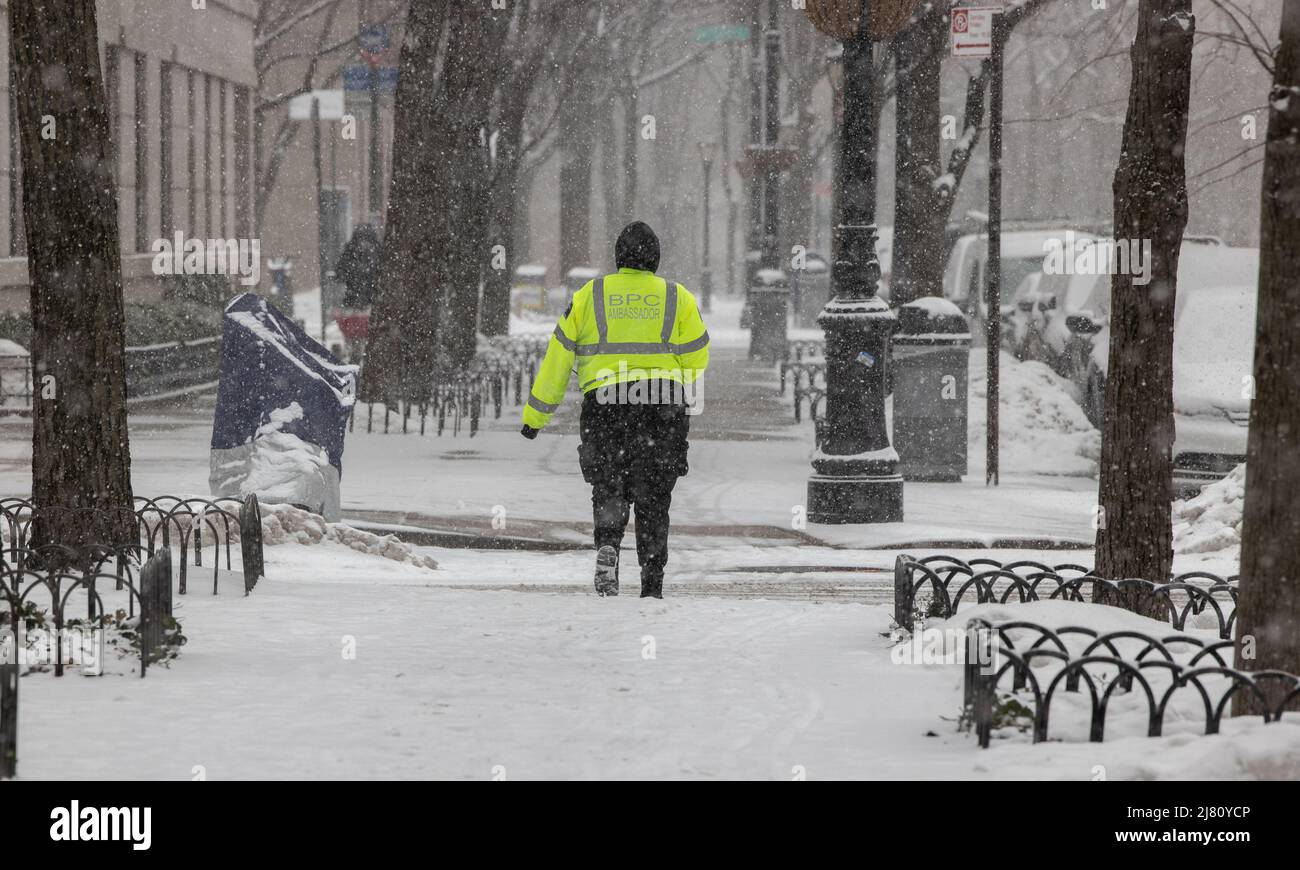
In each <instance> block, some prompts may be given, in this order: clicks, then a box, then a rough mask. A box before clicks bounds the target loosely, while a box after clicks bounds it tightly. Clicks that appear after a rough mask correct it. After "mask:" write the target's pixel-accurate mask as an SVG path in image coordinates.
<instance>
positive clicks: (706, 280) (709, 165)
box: [700, 139, 718, 314]
mask: <svg viewBox="0 0 1300 870" xmlns="http://www.w3.org/2000/svg"><path fill="white" fill-rule="evenodd" d="M717 151H718V143H717V142H715V141H713V140H712V139H706V140H704V141H703V142H701V143H700V160H701V161H702V162H703V163H704V227H703V232H704V239H703V245H702V251H701V255H702V259H703V260H704V268H703V270H702V272H701V273H700V295H701V297H702V299H703V303H704V313H706V314H707V313H709V312H710V311H711V310H712V309H713V267H712V265H711V263H710V258H709V227H710V219H709V203H710V201H709V193H710V191H711V189H712V187H713V160H714V157H715V156H716V155H717Z"/></svg>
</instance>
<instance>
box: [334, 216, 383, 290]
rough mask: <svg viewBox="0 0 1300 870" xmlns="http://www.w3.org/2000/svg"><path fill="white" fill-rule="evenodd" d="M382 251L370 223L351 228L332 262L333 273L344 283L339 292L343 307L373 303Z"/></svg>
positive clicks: (377, 288)
mask: <svg viewBox="0 0 1300 870" xmlns="http://www.w3.org/2000/svg"><path fill="white" fill-rule="evenodd" d="M382 253H383V242H381V241H380V240H379V233H378V232H377V231H376V230H375V228H374V227H372V226H370V224H362V225H361V226H359V227H357V228H356V230H354V231H353V233H352V238H350V239H348V243H347V244H346V245H344V246H343V253H341V254H340V255H339V260H338V263H337V264H336V265H335V266H334V277H335V278H337V279H338V280H339V281H341V282H342V283H343V284H344V286H346V287H347V292H346V293H344V294H343V307H344V308H349V309H359V308H369V307H370V306H372V305H374V304H375V297H376V296H377V295H378V291H379V260H380V256H381V255H382Z"/></svg>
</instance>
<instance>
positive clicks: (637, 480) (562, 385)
mask: <svg viewBox="0 0 1300 870" xmlns="http://www.w3.org/2000/svg"><path fill="white" fill-rule="evenodd" d="M614 263H615V266H616V267H617V268H618V271H617V272H616V273H614V274H612V275H605V276H603V277H600V278H596V279H595V280H592V281H588V282H587V283H586V284H585V285H583V287H582V289H580V290H578V291H577V292H576V293H575V294H574V295H573V300H572V302H571V303H570V304H569V307H568V310H566V311H565V312H564V315H563V316H562V317H561V318H560V321H559V323H557V324H556V326H555V332H554V333H553V334H552V336H551V340H550V343H549V344H548V346H547V349H546V358H545V359H544V360H543V361H542V365H541V368H540V369H539V370H538V372H537V378H536V380H535V381H534V382H533V386H532V390H531V392H530V393H529V396H528V403H527V405H525V407H524V413H523V430H522V434H523V435H524V437H525V438H529V439H533V438H536V437H537V433H538V432H539V431H540V430H541V429H542V428H544V427H545V426H546V424H547V423H549V422H550V420H551V417H552V416H553V415H554V414H555V412H556V411H557V410H559V407H560V404H561V403H562V402H563V401H564V394H565V391H566V389H567V388H568V384H569V376H570V374H571V371H572V370H573V368H574V363H575V360H576V363H577V375H578V386H579V388H580V389H581V390H582V393H583V398H582V413H581V423H580V434H581V443H580V444H579V445H578V464H579V466H580V467H581V469H582V476H583V479H584V480H585V481H586V482H587V483H589V484H591V503H592V516H593V519H594V523H595V535H594V537H595V544H596V551H597V552H596V574H595V587H596V594H597V595H601V596H607V595H617V594H618V591H619V574H618V562H619V547H620V545H621V544H622V541H623V533H624V531H625V530H626V528H627V522H628V518H629V515H630V513H631V512H632V511H635V515H636V551H637V561H638V562H639V564H640V567H641V597H642V598H662V597H663V579H664V567H665V566H666V565H667V563H668V525H669V516H668V512H669V507H670V505H671V504H672V492H673V487H674V486H675V485H676V483H677V479H678V478H679V477H681V476H683V475H685V474H686V472H687V470H688V463H687V451H688V449H689V444H688V441H687V436H688V435H689V432H690V414H691V412H692V411H693V410H695V409H697V408H698V403H697V402H696V401H695V399H696V397H697V396H698V390H699V378H700V376H701V375H703V374H704V370H705V369H706V368H707V367H708V364H709V333H708V330H707V329H705V326H704V321H703V319H702V318H701V317H700V309H699V305H698V304H697V303H696V300H695V296H694V294H692V293H691V292H690V291H689V290H687V289H686V288H685V287H683V286H682V285H680V284H678V283H677V282H675V281H673V280H671V279H667V278H661V277H659V276H657V275H656V274H655V272H657V271H658V269H659V238H658V237H657V236H656V235H655V233H654V231H653V230H652V229H651V228H650V227H649V226H647V225H646V224H645V223H643V222H641V221H635V222H633V223H631V224H628V225H627V226H626V227H624V229H623V231H622V232H621V233H620V234H619V237H618V241H617V242H616V243H615V245H614Z"/></svg>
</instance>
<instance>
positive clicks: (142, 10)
mask: <svg viewBox="0 0 1300 870" xmlns="http://www.w3.org/2000/svg"><path fill="white" fill-rule="evenodd" d="M8 2H10V0H0V11H2V12H3V15H0V57H3V58H4V60H5V62H4V63H3V64H0V181H2V184H0V309H4V310H15V309H18V310H21V309H25V308H26V307H27V305H28V277H27V260H26V256H25V253H26V249H25V245H26V240H25V238H24V231H23V223H22V188H21V183H22V167H21V154H20V149H19V144H18V136H17V130H16V126H17V114H16V111H15V103H14V95H13V93H12V91H11V89H10V82H9V73H8V70H9V64H8V62H7V61H8V58H9V32H8V9H7V5H8ZM195 5H199V6H201V7H202V8H198V9H196V8H194V7H195ZM96 10H97V13H98V16H99V33H100V62H101V66H102V70H103V77H104V86H105V90H106V92H107V99H108V109H109V117H110V123H111V127H112V137H113V144H114V150H115V153H116V171H117V190H118V217H119V229H120V238H121V244H122V281H123V285H124V290H125V293H126V296H127V298H128V299H151V298H157V297H158V296H159V294H160V293H161V291H162V280H161V278H160V277H158V276H156V275H155V274H154V273H153V269H152V263H153V247H152V246H153V243H154V241H155V240H157V239H160V238H164V239H171V238H173V236H174V234H175V233H176V232H181V233H183V234H184V236H185V237H186V238H191V237H193V238H203V239H208V238H222V239H238V238H251V237H252V236H253V235H254V232H255V230H254V227H253V224H252V214H253V210H252V195H253V166H252V161H253V130H252V118H253V116H252V107H253V100H254V99H255V95H256V87H257V79H256V73H255V67H254V64H253V30H254V23H255V19H256V11H257V10H256V4H255V2H254V0H205V2H196V0H164V2H157V0H155V2H138V0H98V2H97V4H96ZM216 35H219V36H220V38H214V36H216Z"/></svg>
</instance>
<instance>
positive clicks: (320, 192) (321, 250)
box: [311, 94, 325, 344]
mask: <svg viewBox="0 0 1300 870" xmlns="http://www.w3.org/2000/svg"><path fill="white" fill-rule="evenodd" d="M311 150H312V158H313V162H314V163H315V166H316V266H317V278H318V280H319V281H320V343H321V344H325V170H324V167H322V166H321V141H320V99H319V98H318V97H317V96H316V95H315V94H313V95H312V98H311Z"/></svg>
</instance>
